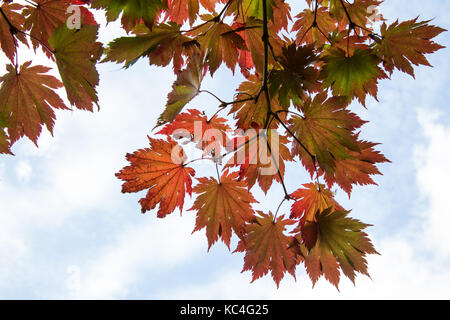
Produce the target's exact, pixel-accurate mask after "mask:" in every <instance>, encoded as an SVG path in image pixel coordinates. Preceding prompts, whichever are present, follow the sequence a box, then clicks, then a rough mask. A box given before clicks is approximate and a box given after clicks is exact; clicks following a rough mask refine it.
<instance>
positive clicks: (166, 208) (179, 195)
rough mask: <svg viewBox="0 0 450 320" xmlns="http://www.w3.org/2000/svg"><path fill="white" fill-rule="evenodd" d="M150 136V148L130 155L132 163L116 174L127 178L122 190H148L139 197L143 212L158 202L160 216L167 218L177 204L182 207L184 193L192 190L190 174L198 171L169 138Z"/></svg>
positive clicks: (118, 176) (192, 174)
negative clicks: (187, 165) (153, 137)
mask: <svg viewBox="0 0 450 320" xmlns="http://www.w3.org/2000/svg"><path fill="white" fill-rule="evenodd" d="M148 139H149V141H150V148H145V149H140V150H138V151H136V152H134V153H132V154H127V156H126V158H127V160H128V161H129V162H130V166H128V167H125V168H123V169H122V170H121V171H120V172H119V173H117V174H116V176H117V178H119V179H121V180H123V181H124V184H123V185H122V192H123V193H130V192H139V191H142V190H146V189H148V190H147V195H146V197H145V198H142V199H141V200H139V203H140V204H141V207H142V213H145V212H146V211H148V210H152V209H154V208H155V207H156V205H157V204H159V209H158V214H157V215H158V217H159V218H164V217H165V216H166V215H168V214H169V213H171V212H173V211H174V210H175V208H177V207H178V208H179V209H180V212H181V211H182V210H183V204H184V198H185V194H186V193H188V194H189V195H191V193H192V179H191V176H194V174H195V171H194V169H192V168H189V167H186V166H185V165H184V162H185V160H186V156H185V154H184V151H183V149H182V148H181V147H180V146H179V145H178V144H177V143H176V142H175V141H173V140H172V139H171V138H170V137H169V138H168V141H163V140H159V139H152V138H150V137H149V138H148Z"/></svg>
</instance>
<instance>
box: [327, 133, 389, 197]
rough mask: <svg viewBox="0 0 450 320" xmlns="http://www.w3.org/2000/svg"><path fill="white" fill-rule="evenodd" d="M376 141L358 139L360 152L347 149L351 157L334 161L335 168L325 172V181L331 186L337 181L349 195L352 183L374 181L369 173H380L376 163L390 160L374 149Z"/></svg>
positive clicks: (359, 183)
mask: <svg viewBox="0 0 450 320" xmlns="http://www.w3.org/2000/svg"><path fill="white" fill-rule="evenodd" d="M376 145H377V143H373V142H368V141H358V146H359V149H360V152H355V151H351V150H348V153H349V155H350V156H351V158H348V159H340V160H337V161H336V168H335V170H334V172H333V173H330V172H326V173H325V181H326V182H327V185H328V187H330V188H331V186H333V184H334V183H337V184H338V185H339V186H340V187H341V188H342V190H344V191H345V192H346V193H347V194H348V195H349V196H350V194H351V192H352V189H353V185H355V184H357V185H368V184H374V185H376V183H375V182H374V181H373V180H372V178H371V177H370V176H371V175H380V174H381V172H380V171H379V170H378V169H377V167H376V166H375V164H376V163H384V162H390V161H389V160H388V159H386V158H385V156H384V155H382V154H381V153H380V152H378V151H375V150H374V148H373V147H374V146H376Z"/></svg>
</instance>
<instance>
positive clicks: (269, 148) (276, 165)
mask: <svg viewBox="0 0 450 320" xmlns="http://www.w3.org/2000/svg"><path fill="white" fill-rule="evenodd" d="M262 136H263V138H264V140H266V145H267V149H268V150H269V152H270V156H271V158H272V160H273V162H274V163H275V167H276V169H277V173H278V177H279V178H280V182H281V185H282V186H283V191H284V198H285V199H287V200H289V199H291V197H290V196H289V193H288V192H287V189H286V185H285V184H284V179H283V175H282V174H281V171H280V166H279V165H278V161H277V160H276V159H275V156H274V155H273V153H272V148H271V147H270V143H269V140H267V131H265V134H263V135H262Z"/></svg>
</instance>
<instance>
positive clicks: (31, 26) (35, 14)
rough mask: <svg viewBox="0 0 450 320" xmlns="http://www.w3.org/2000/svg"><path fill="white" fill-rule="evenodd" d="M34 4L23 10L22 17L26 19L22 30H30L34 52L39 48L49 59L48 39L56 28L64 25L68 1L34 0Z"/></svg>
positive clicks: (50, 54) (50, 53)
mask: <svg viewBox="0 0 450 320" xmlns="http://www.w3.org/2000/svg"><path fill="white" fill-rule="evenodd" d="M34 2H35V3H36V4H37V5H36V6H34V5H27V6H26V7H25V9H24V10H23V14H24V16H26V17H27V18H26V21H25V24H24V28H25V30H30V35H31V43H32V44H33V48H34V49H35V50H36V49H37V48H38V47H41V49H42V50H43V51H44V52H45V54H46V55H47V56H49V57H51V56H52V52H51V51H50V50H49V38H50V37H51V36H52V35H53V33H54V32H55V30H56V29H57V28H58V27H60V26H61V25H63V24H65V23H66V20H67V18H68V14H67V8H68V7H69V5H70V1H68V0H56V1H55V0H36V1H34ZM42 44H44V45H42Z"/></svg>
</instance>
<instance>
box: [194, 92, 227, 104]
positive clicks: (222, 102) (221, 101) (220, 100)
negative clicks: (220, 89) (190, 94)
mask: <svg viewBox="0 0 450 320" xmlns="http://www.w3.org/2000/svg"><path fill="white" fill-rule="evenodd" d="M198 92H199V93H202V92H204V93H208V94H209V95H211V96H213V97H214V98H216V99H217V100H218V101H219V102H220V103H221V104H225V102H224V101H223V100H222V99H220V98H219V97H218V96H216V95H215V94H214V93H212V92H211V91H208V90H199V91H198Z"/></svg>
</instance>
